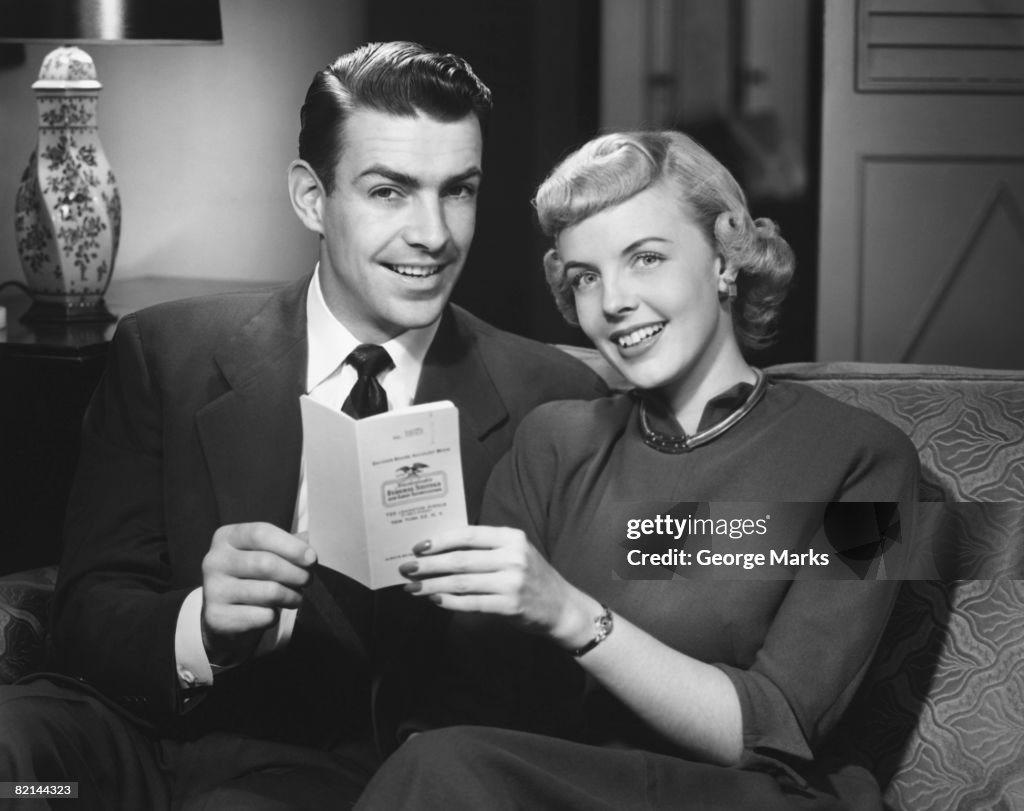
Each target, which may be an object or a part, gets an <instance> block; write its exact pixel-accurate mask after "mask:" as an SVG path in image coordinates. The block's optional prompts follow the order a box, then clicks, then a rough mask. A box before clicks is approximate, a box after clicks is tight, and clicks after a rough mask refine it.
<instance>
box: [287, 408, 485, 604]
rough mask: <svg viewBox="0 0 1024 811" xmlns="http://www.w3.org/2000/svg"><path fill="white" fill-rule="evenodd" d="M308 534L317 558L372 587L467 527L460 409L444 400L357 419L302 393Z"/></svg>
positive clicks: (393, 581) (394, 578)
mask: <svg viewBox="0 0 1024 811" xmlns="http://www.w3.org/2000/svg"><path fill="white" fill-rule="evenodd" d="M300 406H301V409H302V433H303V451H304V454H305V463H306V473H305V475H306V487H307V493H308V511H309V512H308V515H309V542H310V544H312V546H313V548H314V549H316V552H317V558H318V560H319V562H320V563H321V564H323V565H324V566H327V567H329V568H331V569H334V570H336V571H338V572H341V573H342V574H345V575H348V576H349V577H351V578H353V579H354V580H357V581H359V582H360V583H362V584H363V585H365V586H367V587H369V588H371V589H380V588H385V587H386V586H394V585H398V584H400V583H405V582H408V581H407V580H406V579H405V578H404V577H402V576H401V575H400V574H399V573H398V567H399V565H400V564H401V563H402V562H403V561H405V560H410V559H412V558H413V554H412V547H413V546H414V545H415V544H416V543H419V542H420V541H422V540H426V539H428V538H430V537H431V535H432V534H433V533H435V532H438V531H440V530H446V529H457V528H459V527H464V526H466V523H467V521H466V496H465V491H464V490H463V486H462V461H461V457H460V455H459V411H458V409H457V408H456V406H455V404H454V403H452V402H450V401H448V400H443V401H440V402H436V403H423V404H421V405H414V406H410V407H409V408H400V409H395V410H394V411H386V412H384V413H382V414H377V415H375V416H372V417H364V418H363V419H361V420H355V419H352V417H350V416H348V415H347V414H345V413H343V412H341V411H335V410H334V409H332V408H329V407H327V406H325V405H323V404H321V403H318V402H316V401H315V400H313V399H312V398H311V397H308V396H306V395H303V396H302V397H301V398H300Z"/></svg>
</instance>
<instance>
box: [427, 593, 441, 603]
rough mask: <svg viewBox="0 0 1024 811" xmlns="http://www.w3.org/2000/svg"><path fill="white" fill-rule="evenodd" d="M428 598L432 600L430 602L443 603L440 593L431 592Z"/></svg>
mask: <svg viewBox="0 0 1024 811" xmlns="http://www.w3.org/2000/svg"><path fill="white" fill-rule="evenodd" d="M427 599H428V600H430V602H432V603H433V604H434V605H441V595H440V594H431V595H430V596H429V597H428V598H427Z"/></svg>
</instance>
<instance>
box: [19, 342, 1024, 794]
mask: <svg viewBox="0 0 1024 811" xmlns="http://www.w3.org/2000/svg"><path fill="white" fill-rule="evenodd" d="M563 349H564V350H565V351H566V352H568V353H570V354H573V355H575V356H576V357H579V358H580V359H581V360H583V361H584V362H586V363H587V364H589V365H590V366H592V367H593V368H594V369H596V370H598V371H599V372H600V373H601V374H602V375H604V376H605V377H606V379H608V381H609V382H610V383H611V385H612V386H614V387H622V386H623V384H624V381H622V380H621V378H618V377H617V376H616V375H615V373H614V372H613V371H612V370H611V369H610V368H609V367H608V366H607V364H605V363H604V361H603V360H602V359H601V358H600V356H599V355H597V353H596V352H594V351H593V350H588V349H581V348H576V347H563ZM766 371H767V372H768V374H769V376H770V378H773V379H779V380H790V381H796V382H798V383H800V384H802V385H807V386H811V387H813V388H815V389H818V390H820V391H822V392H824V393H825V394H827V395H829V396H831V397H835V398H837V399H839V400H842V401H845V402H848V403H852V404H854V405H857V406H860V407H862V408H866V409H868V410H870V411H873V412H875V413H877V414H879V415H880V416H882V417H883V418H885V419H887V420H889V421H890V422H892V423H893V424H895V425H896V426H898V427H899V428H900V429H902V430H903V431H904V432H906V433H907V435H908V436H909V437H910V438H911V440H912V441H913V442H914V444H915V445H916V447H917V449H918V451H919V453H920V457H921V464H922V481H921V493H922V503H921V505H920V506H919V515H918V520H917V522H916V523H917V530H918V532H917V534H918V536H920V537H921V538H923V539H925V540H930V541H932V543H931V544H929V549H931V550H932V551H933V554H932V555H931V556H930V557H929V560H928V565H929V566H930V567H931V568H930V569H929V570H928V571H929V576H928V579H915V580H907V581H905V582H904V583H903V585H902V587H901V591H900V595H899V598H898V601H897V605H896V608H895V611H894V614H893V617H892V619H891V621H890V623H889V626H888V628H887V630H886V634H885V636H884V638H883V640H882V643H881V645H880V646H879V650H878V652H877V654H876V656H875V659H874V662H873V664H872V666H871V669H870V671H869V673H868V675H867V677H866V679H865V682H864V684H863V686H862V688H861V690H860V692H859V694H858V695H857V697H856V699H855V701H854V706H853V707H852V708H851V711H850V712H849V713H847V715H846V720H844V722H843V725H842V726H841V728H840V729H838V730H836V732H835V734H834V736H833V738H834V742H835V743H834V745H835V746H837V747H839V748H841V749H842V750H843V754H844V755H845V756H852V757H853V758H855V759H856V760H858V761H859V762H861V763H863V764H865V765H866V766H868V767H869V768H870V769H871V770H872V771H873V773H874V774H875V775H876V776H877V777H878V778H879V780H880V781H881V782H882V784H883V785H884V786H885V799H886V803H887V805H888V806H889V808H891V809H893V811H974V810H975V809H977V810H978V811H981V809H987V810H989V809H1000V810H1005V811H1013V810H1014V809H1024V371H996V370H983V369H971V368H965V367H954V366H923V365H907V364H869V363H795V364H785V365H779V366H773V367H770V368H769V369H767V370H766ZM55 576H56V568H55V567H52V566H51V567H46V568H43V569H37V570H33V571H31V572H26V573H21V574H15V575H8V576H5V577H2V578H0V683H6V682H10V681H12V680H14V679H16V678H17V677H19V676H20V675H23V674H25V673H28V672H31V671H32V670H33V669H35V668H38V667H40V666H41V663H42V661H43V656H44V653H45V639H46V615H47V609H48V605H49V598H50V594H51V593H52V589H53V583H54V580H55Z"/></svg>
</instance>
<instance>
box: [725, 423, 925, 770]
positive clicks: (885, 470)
mask: <svg viewBox="0 0 1024 811" xmlns="http://www.w3.org/2000/svg"><path fill="white" fill-rule="evenodd" d="M917 481H918V460H917V453H916V451H915V450H914V448H913V446H912V445H911V443H910V441H909V440H908V439H907V438H906V437H905V436H903V435H902V434H901V433H899V432H898V431H896V429H892V433H891V434H888V433H887V434H886V435H884V436H882V437H881V441H878V442H875V443H873V444H872V446H871V447H869V448H868V449H867V450H865V451H864V452H863V453H862V454H861V455H860V456H859V457H858V458H857V459H856V460H855V462H854V464H853V465H851V467H850V470H849V471H848V475H847V477H846V481H845V484H844V487H843V489H842V491H841V492H840V493H839V494H838V496H837V500H838V501H847V502H856V501H860V502H869V501H871V502H876V503H878V502H886V503H893V502H895V503H897V504H898V514H897V516H896V517H897V518H898V521H899V540H895V541H893V542H892V543H891V544H890V549H889V550H888V554H890V555H891V564H890V566H889V567H888V570H887V571H886V575H887V576H889V577H892V576H895V577H899V576H900V570H899V565H898V563H899V560H900V559H902V558H904V557H905V556H906V555H908V554H909V551H910V547H911V544H912V538H913V517H914V506H915V502H916V497H917V496H916V494H917ZM890 526H892V524H890ZM874 540H875V539H873V538H867V539H865V544H868V543H871V542H872V541H874ZM876 571H877V570H876ZM803 574H807V575H810V572H805V573H803ZM800 575H801V572H800V571H798V572H797V579H795V580H794V582H793V583H792V585H791V587H790V589H789V591H788V592H787V595H786V597H785V598H784V600H783V602H782V604H781V606H780V607H779V610H778V611H777V613H776V615H775V617H774V618H773V620H772V623H771V627H770V629H769V631H768V634H767V636H766V638H765V641H764V645H763V646H762V648H761V650H760V651H759V652H758V653H757V655H756V657H755V659H754V662H753V664H752V665H751V666H750V667H749V668H746V669H744V668H737V667H733V666H729V665H719V667H720V668H721V669H722V670H723V671H724V672H725V674H726V675H727V676H728V677H729V678H730V680H731V681H732V683H733V685H734V686H735V688H736V692H737V694H738V695H739V699H740V706H741V710H742V715H743V739H744V740H743V743H744V765H752V764H754V763H756V762H758V761H760V760H761V758H762V757H763V756H768V757H771V758H772V759H773V760H778V759H779V757H780V756H782V759H783V760H785V759H787V758H798V759H812V758H813V750H814V747H815V746H816V744H817V743H818V742H819V741H821V740H822V738H823V737H824V736H825V734H826V733H827V732H828V731H829V730H830V729H831V728H832V727H833V726H834V724H835V723H836V721H837V720H838V719H839V717H840V716H841V715H842V713H843V711H844V710H845V709H846V707H847V706H848V705H849V703H850V701H851V699H852V698H853V695H854V693H855V692H856V690H857V688H858V687H859V685H860V683H861V681H862V680H863V678H864V674H865V673H866V671H867V669H868V667H869V665H870V663H871V659H872V656H873V654H874V652H875V649H876V647H877V646H878V643H879V640H880V638H881V635H882V632H883V630H884V628H885V625H886V622H887V621H888V618H889V615H890V613H891V611H892V606H893V604H894V602H895V599H896V593H897V591H898V589H899V586H900V583H901V582H902V581H901V580H899V579H887V580H866V579H865V580H854V579H845V580H827V581H826V580H820V579H807V580H802V579H799V578H800ZM811 576H812V577H813V575H811Z"/></svg>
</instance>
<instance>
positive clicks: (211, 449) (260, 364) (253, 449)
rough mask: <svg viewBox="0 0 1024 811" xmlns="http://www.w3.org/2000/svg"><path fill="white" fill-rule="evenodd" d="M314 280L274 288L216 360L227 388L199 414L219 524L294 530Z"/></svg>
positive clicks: (200, 434) (200, 431)
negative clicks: (308, 301) (308, 296)
mask: <svg viewBox="0 0 1024 811" xmlns="http://www.w3.org/2000/svg"><path fill="white" fill-rule="evenodd" d="M307 284H308V280H306V281H303V282H297V283H295V284H290V285H288V286H287V287H285V288H283V289H282V290H280V291H279V292H277V293H275V294H273V295H272V296H271V297H270V298H269V299H268V300H267V303H266V305H265V306H264V307H263V308H262V309H261V310H260V311H259V312H258V313H257V314H256V315H255V316H253V318H252V319H250V321H249V322H248V323H246V324H245V325H244V326H243V327H242V329H241V330H239V332H238V333H237V334H236V335H235V336H233V337H232V338H231V339H230V340H229V341H228V342H226V343H225V344H223V345H222V346H221V347H220V348H218V350H217V352H216V355H215V360H216V362H217V364H218V366H219V367H220V369H221V372H222V373H223V375H224V378H225V380H226V381H227V384H228V386H229V390H228V391H227V392H226V393H225V394H223V395H222V396H221V397H219V398H218V399H216V400H214V401H213V402H211V403H210V404H209V405H207V406H206V407H205V408H203V409H202V410H201V411H200V412H199V413H198V414H197V416H196V423H197V428H198V431H199V436H200V441H201V443H202V446H203V451H204V453H205V455H206V461H207V465H208V467H209V470H210V476H211V478H212V481H213V489H214V493H215V494H216V499H217V508H218V512H219V518H220V523H221V524H228V523H236V522H241V521H269V522H271V523H274V524H277V525H278V526H281V527H283V528H285V529H290V528H291V521H292V514H293V511H294V504H295V493H296V487H297V485H298V480H299V465H300V460H301V448H302V423H301V417H300V413H299V402H298V398H299V395H300V394H301V393H302V392H303V391H304V389H305V384H306V357H307V351H308V349H307V342H306V307H305V291H306V287H307Z"/></svg>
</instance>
